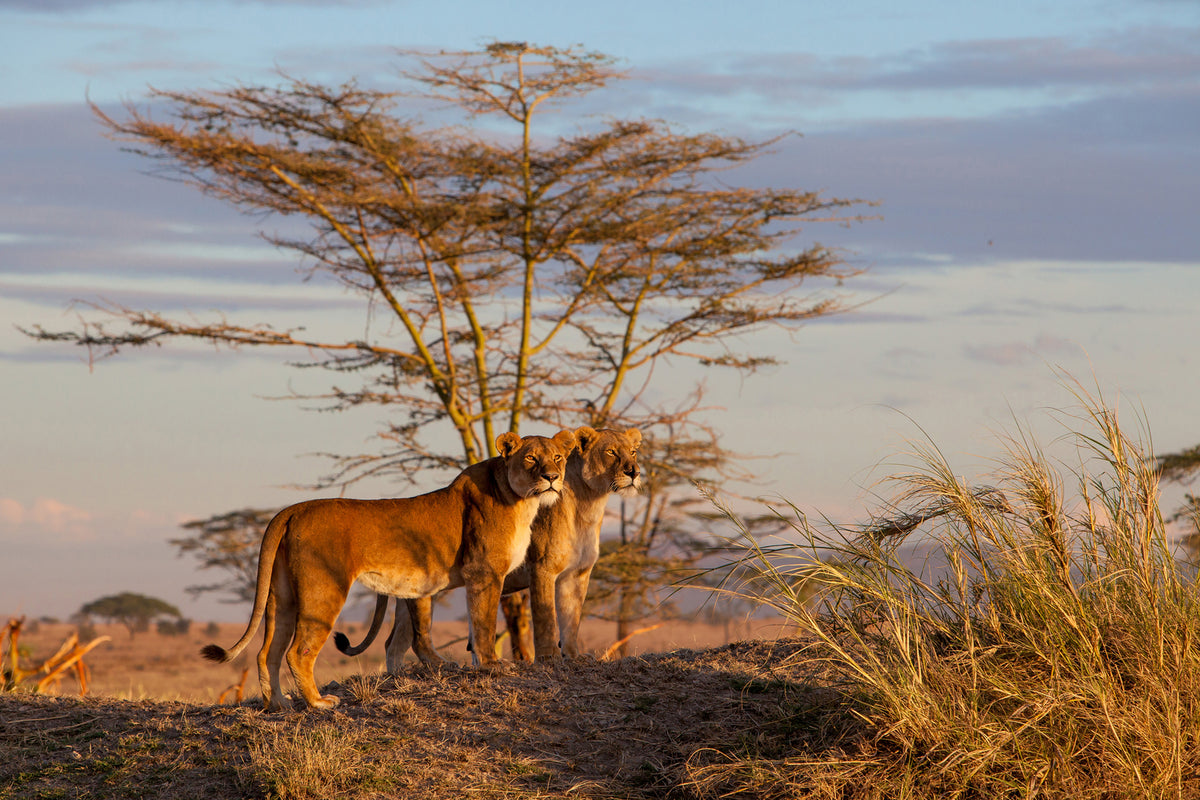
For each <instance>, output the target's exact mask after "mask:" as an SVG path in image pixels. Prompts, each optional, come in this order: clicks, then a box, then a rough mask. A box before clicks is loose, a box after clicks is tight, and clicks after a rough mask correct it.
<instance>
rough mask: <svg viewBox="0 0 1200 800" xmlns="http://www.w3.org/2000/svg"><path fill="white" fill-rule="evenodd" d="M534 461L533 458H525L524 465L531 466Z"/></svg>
mask: <svg viewBox="0 0 1200 800" xmlns="http://www.w3.org/2000/svg"><path fill="white" fill-rule="evenodd" d="M535 461H537V459H536V458H534V457H533V456H525V463H526V464H532V463H534V462H535Z"/></svg>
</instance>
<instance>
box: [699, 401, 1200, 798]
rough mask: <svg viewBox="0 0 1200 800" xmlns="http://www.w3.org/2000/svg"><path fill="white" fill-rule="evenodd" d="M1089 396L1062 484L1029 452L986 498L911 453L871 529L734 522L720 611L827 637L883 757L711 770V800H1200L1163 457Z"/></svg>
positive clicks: (1193, 604) (1021, 447)
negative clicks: (1163, 506)
mask: <svg viewBox="0 0 1200 800" xmlns="http://www.w3.org/2000/svg"><path fill="white" fill-rule="evenodd" d="M1076 396H1077V397H1078V399H1079V400H1080V401H1081V406H1082V411H1081V413H1080V414H1078V415H1075V416H1072V417H1071V420H1072V425H1071V426H1070V427H1072V428H1079V429H1081V430H1070V431H1068V433H1067V436H1066V438H1067V439H1069V440H1072V441H1073V442H1074V444H1075V446H1076V447H1075V452H1076V453H1078V455H1079V457H1078V458H1077V459H1076V461H1077V466H1075V467H1073V468H1072V469H1070V470H1066V471H1065V472H1064V471H1062V470H1060V469H1059V468H1057V467H1056V465H1055V464H1054V463H1053V462H1052V461H1051V460H1050V459H1049V458H1047V456H1046V455H1045V453H1044V452H1043V451H1042V449H1041V448H1040V447H1039V446H1038V445H1037V443H1036V442H1034V441H1033V440H1032V437H1031V436H1029V435H1028V434H1027V433H1025V432H1018V434H1017V435H1015V436H1009V437H1004V438H1003V442H1004V444H1005V455H1004V456H1003V457H1002V458H1001V459H1000V460H999V461H998V462H997V465H996V469H995V470H994V472H993V473H992V474H990V475H988V476H987V481H986V485H968V484H967V483H966V482H965V481H964V480H963V479H961V478H959V477H957V476H956V475H955V473H954V470H953V469H951V467H950V465H949V463H948V462H947V460H946V459H945V458H944V457H943V455H942V453H940V452H939V451H938V450H937V448H936V447H934V446H930V445H923V446H919V447H917V448H916V450H915V453H916V458H915V466H913V467H911V468H908V469H906V470H904V471H903V472H901V474H898V475H897V476H895V477H894V478H893V479H891V480H892V481H894V483H895V486H896V489H897V499H896V501H895V503H894V505H892V506H889V508H888V511H887V513H884V514H881V515H879V516H877V517H876V518H875V519H873V520H872V521H871V523H870V524H868V525H865V526H860V527H857V528H853V529H851V528H845V527H839V526H837V525H834V524H832V523H829V522H828V521H826V522H824V523H821V524H819V525H816V524H810V522H809V521H808V520H807V519H806V518H805V517H804V515H803V514H800V513H799V512H798V511H797V510H796V509H792V510H791V511H792V512H794V514H793V513H791V512H789V513H788V514H786V518H787V520H788V523H789V525H790V531H789V538H790V539H792V541H791V542H788V543H783V544H774V545H767V544H763V543H761V542H759V541H756V540H755V539H754V538H753V537H752V536H750V535H749V532H748V531H747V530H746V529H745V528H744V527H741V523H739V521H738V519H737V517H736V516H735V515H733V514H731V513H729V512H728V510H726V515H727V517H728V518H729V519H730V520H731V521H732V522H733V524H734V525H735V526H737V529H738V535H737V536H736V537H735V539H734V540H733V541H734V543H735V544H736V546H737V547H738V548H739V549H740V552H739V555H738V558H737V559H736V562H735V564H734V567H735V568H734V569H733V570H732V572H731V578H730V581H729V582H728V583H727V585H726V586H725V590H726V591H732V592H735V593H737V594H739V595H741V596H750V597H753V598H754V599H756V600H757V601H758V602H760V603H762V604H764V605H767V606H770V607H772V608H774V609H775V610H777V611H778V612H780V613H782V614H784V615H785V616H787V617H789V618H790V619H791V620H793V621H794V622H796V623H797V624H798V625H800V626H801V627H803V628H806V629H807V630H809V631H811V632H812V634H813V636H814V637H815V639H816V641H817V642H818V645H817V646H816V648H815V649H816V650H817V651H819V652H820V654H822V656H823V657H824V658H826V659H828V661H829V662H830V663H832V664H833V665H834V666H835V667H836V668H837V672H838V674H839V675H840V677H841V681H842V689H843V694H842V696H843V697H845V698H847V701H846V702H847V705H846V708H845V713H848V714H851V715H855V716H857V717H859V718H860V719H861V720H862V721H863V722H864V723H866V725H867V727H868V729H869V730H870V731H871V733H872V735H871V737H870V744H869V746H865V747H860V748H859V750H860V751H859V752H857V753H841V754H840V755H835V756H833V757H831V756H830V755H829V754H828V753H825V754H816V753H812V752H807V753H805V752H796V753H792V754H788V755H787V757H785V758H782V759H780V758H776V759H774V760H765V759H750V760H738V759H728V760H725V761H723V762H722V763H719V764H708V765H703V766H699V765H698V766H697V769H696V770H695V771H694V774H693V776H692V778H693V780H694V781H695V784H694V785H695V786H696V787H697V788H698V789H700V790H701V793H705V792H706V791H707V792H712V793H721V794H726V793H733V794H736V793H737V792H743V793H744V792H750V793H755V794H759V795H761V796H784V795H804V796H830V797H835V796H836V797H848V796H876V797H939V798H941V797H963V796H971V797H993V796H1021V797H1033V796H1038V797H1072V798H1086V797H1200V602H1198V600H1200V598H1198V594H1197V588H1196V586H1195V584H1194V583H1192V582H1191V581H1190V580H1189V579H1187V578H1185V576H1184V575H1183V574H1182V572H1181V570H1180V568H1179V566H1178V565H1177V564H1176V562H1175V560H1174V559H1173V557H1172V553H1171V547H1170V545H1169V542H1168V537H1167V531H1166V529H1165V524H1164V521H1163V516H1162V514H1161V512H1160V509H1159V505H1158V483H1157V475H1156V473H1155V470H1154V460H1153V458H1152V454H1151V453H1150V452H1149V451H1148V450H1149V448H1148V447H1146V446H1143V445H1142V444H1141V443H1140V442H1139V441H1138V440H1135V439H1134V438H1131V437H1130V436H1129V435H1127V434H1126V432H1125V431H1124V430H1122V428H1121V426H1120V425H1119V423H1118V419H1117V413H1116V411H1115V410H1114V409H1112V408H1109V407H1108V406H1107V405H1106V404H1105V403H1104V402H1102V401H1101V400H1097V399H1095V398H1093V397H1092V396H1090V395H1088V394H1087V393H1085V392H1082V391H1080V392H1077V394H1076ZM1068 488H1070V489H1073V490H1074V491H1068ZM781 516H785V515H782V514H781ZM918 544H919V546H920V547H919V549H921V550H923V551H924V552H925V554H926V555H927V557H928V560H927V561H925V562H924V563H923V564H920V565H912V564H911V563H910V562H911V558H909V560H908V561H906V560H905V558H903V557H902V555H904V554H905V553H909V554H911V552H912V548H913V545H918Z"/></svg>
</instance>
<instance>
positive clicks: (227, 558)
mask: <svg viewBox="0 0 1200 800" xmlns="http://www.w3.org/2000/svg"><path fill="white" fill-rule="evenodd" d="M277 511H278V509H269V508H243V509H239V510H237V511H227V512H225V513H223V514H215V515H213V516H211V517H209V518H207V519H201V520H192V521H191V522H185V523H183V526H182V527H183V529H184V530H185V531H188V532H189V534H190V535H188V536H181V537H179V538H177V539H171V540H170V543H171V544H173V545H174V546H175V547H176V548H177V549H178V550H179V555H181V556H182V555H185V554H190V555H192V556H194V557H195V558H196V559H197V560H198V561H199V562H200V568H201V569H217V570H219V571H224V572H226V573H228V575H229V577H227V578H226V579H225V580H223V581H219V582H217V583H204V584H196V585H194V586H188V587H187V588H186V589H185V591H186V592H187V593H188V594H190V595H192V596H193V597H196V596H198V595H201V594H204V593H206V592H215V593H218V594H224V595H227V599H226V600H225V601H224V602H228V603H242V602H245V603H252V602H254V589H255V585H256V584H257V582H258V551H259V546H260V545H261V544H262V533H263V530H264V529H265V528H266V527H267V523H268V522H270V521H271V518H272V517H274V516H275V514H276V512H277Z"/></svg>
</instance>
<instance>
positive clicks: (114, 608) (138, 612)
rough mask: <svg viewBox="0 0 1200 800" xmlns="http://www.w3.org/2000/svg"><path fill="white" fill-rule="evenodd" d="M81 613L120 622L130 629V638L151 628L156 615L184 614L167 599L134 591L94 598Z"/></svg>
mask: <svg viewBox="0 0 1200 800" xmlns="http://www.w3.org/2000/svg"><path fill="white" fill-rule="evenodd" d="M79 614H80V615H81V616H82V617H85V618H89V617H100V618H101V619H108V620H111V621H113V622H119V623H121V624H122V625H124V626H125V627H126V628H127V629H128V630H129V637H130V638H133V636H134V634H136V633H137V632H138V631H145V630H149V628H150V622H151V621H152V620H154V619H155V618H156V617H176V618H181V617H182V616H183V615H182V614H180V613H179V609H178V608H176V607H175V606H173V605H171V604H170V603H168V602H166V601H165V600H159V599H158V598H157V597H147V596H146V595H144V594H136V593H134V592H122V593H121V594H114V595H109V596H107V597H101V598H100V599H99V600H93V601H92V602H90V603H87V604H85V605H84V606H83V607H81V608H80V609H79Z"/></svg>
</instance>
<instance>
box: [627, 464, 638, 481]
mask: <svg viewBox="0 0 1200 800" xmlns="http://www.w3.org/2000/svg"><path fill="white" fill-rule="evenodd" d="M625 474H626V475H628V476H629V477H630V478H637V476H638V468H637V465H634V466H629V467H626V468H625Z"/></svg>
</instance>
